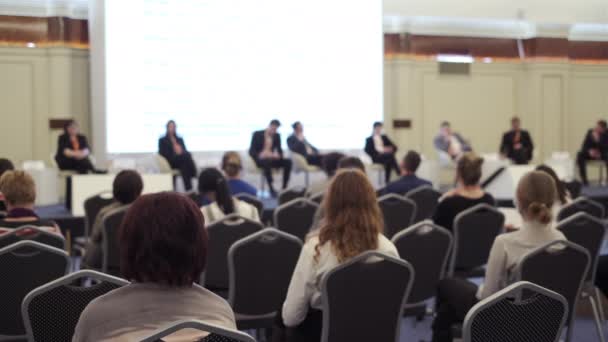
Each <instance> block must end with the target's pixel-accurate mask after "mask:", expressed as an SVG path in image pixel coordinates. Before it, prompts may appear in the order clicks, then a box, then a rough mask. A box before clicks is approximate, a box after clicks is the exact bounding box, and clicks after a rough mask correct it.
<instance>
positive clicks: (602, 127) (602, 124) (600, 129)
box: [595, 120, 607, 134]
mask: <svg viewBox="0 0 608 342" xmlns="http://www.w3.org/2000/svg"><path fill="white" fill-rule="evenodd" d="M606 127H607V124H606V120H599V121H598V122H597V123H596V124H595V131H596V132H597V133H599V134H602V133H604V132H606Z"/></svg>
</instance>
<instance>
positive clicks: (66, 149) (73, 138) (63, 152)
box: [55, 120, 95, 174]
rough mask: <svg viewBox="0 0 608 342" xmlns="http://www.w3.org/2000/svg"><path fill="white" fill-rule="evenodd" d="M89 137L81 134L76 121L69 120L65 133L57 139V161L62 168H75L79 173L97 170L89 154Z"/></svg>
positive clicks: (64, 127)
mask: <svg viewBox="0 0 608 342" xmlns="http://www.w3.org/2000/svg"><path fill="white" fill-rule="evenodd" d="M90 154H91V151H90V149H89V143H88V141H87V138H86V137H85V136H84V135H82V134H80V132H79V127H78V124H77V123H76V121H74V120H69V121H67V122H66V123H65V125H64V126H63V134H62V135H60V136H59V138H58V139H57V153H55V161H56V162H57V166H58V167H59V169H60V170H73V171H76V172H78V173H82V174H84V173H89V172H95V167H94V166H93V163H91V160H90V159H89V155H90Z"/></svg>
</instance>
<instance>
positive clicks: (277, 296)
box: [228, 228, 302, 330]
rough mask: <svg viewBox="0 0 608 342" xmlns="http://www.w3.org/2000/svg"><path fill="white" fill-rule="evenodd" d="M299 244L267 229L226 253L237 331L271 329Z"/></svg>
mask: <svg viewBox="0 0 608 342" xmlns="http://www.w3.org/2000/svg"><path fill="white" fill-rule="evenodd" d="M301 250H302V241H300V239H298V238H297V237H295V236H293V235H289V234H287V233H285V232H282V231H279V230H277V229H274V228H266V229H264V230H262V231H259V232H257V233H255V234H252V235H250V236H248V237H246V238H244V239H241V240H239V241H237V242H235V243H234V244H233V245H232V247H230V250H229V251H228V271H229V275H230V288H229V291H228V303H230V306H231V307H232V309H233V310H234V313H235V316H236V323H237V327H238V328H239V329H240V330H244V329H245V330H246V329H258V328H271V327H272V326H273V323H274V320H275V317H276V315H277V310H278V309H279V308H281V305H282V304H283V301H284V300H285V297H286V296H287V288H288V287H289V282H290V281H291V276H292V274H293V270H294V268H295V267H296V263H297V262H298V258H299V256H300V251H301Z"/></svg>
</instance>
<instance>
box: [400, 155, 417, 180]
mask: <svg viewBox="0 0 608 342" xmlns="http://www.w3.org/2000/svg"><path fill="white" fill-rule="evenodd" d="M421 161H422V159H421V158H420V155H419V154H418V152H416V151H408V152H407V153H406V155H405V157H403V161H402V162H401V171H402V172H403V173H404V174H412V175H413V174H415V173H416V171H418V167H419V166H420V162H421Z"/></svg>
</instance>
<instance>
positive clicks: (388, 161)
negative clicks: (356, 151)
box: [365, 122, 399, 183]
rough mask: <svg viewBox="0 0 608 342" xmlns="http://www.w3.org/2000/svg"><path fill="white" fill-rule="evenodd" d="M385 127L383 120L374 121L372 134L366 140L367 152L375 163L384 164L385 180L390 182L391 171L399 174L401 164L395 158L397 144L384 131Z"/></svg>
mask: <svg viewBox="0 0 608 342" xmlns="http://www.w3.org/2000/svg"><path fill="white" fill-rule="evenodd" d="M383 128H384V126H383V124H382V122H374V130H373V133H372V135H371V136H370V137H369V138H367V139H366V140H365V153H367V154H368V155H369V156H370V157H371V158H372V161H373V162H374V163H375V164H382V165H384V170H385V174H384V180H385V182H386V183H388V182H389V181H390V179H391V171H392V170H395V172H396V173H397V174H399V165H397V161H396V160H395V153H396V152H397V146H396V145H395V144H393V142H392V141H391V139H389V138H388V137H387V136H386V134H383V133H382V129H383Z"/></svg>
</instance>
